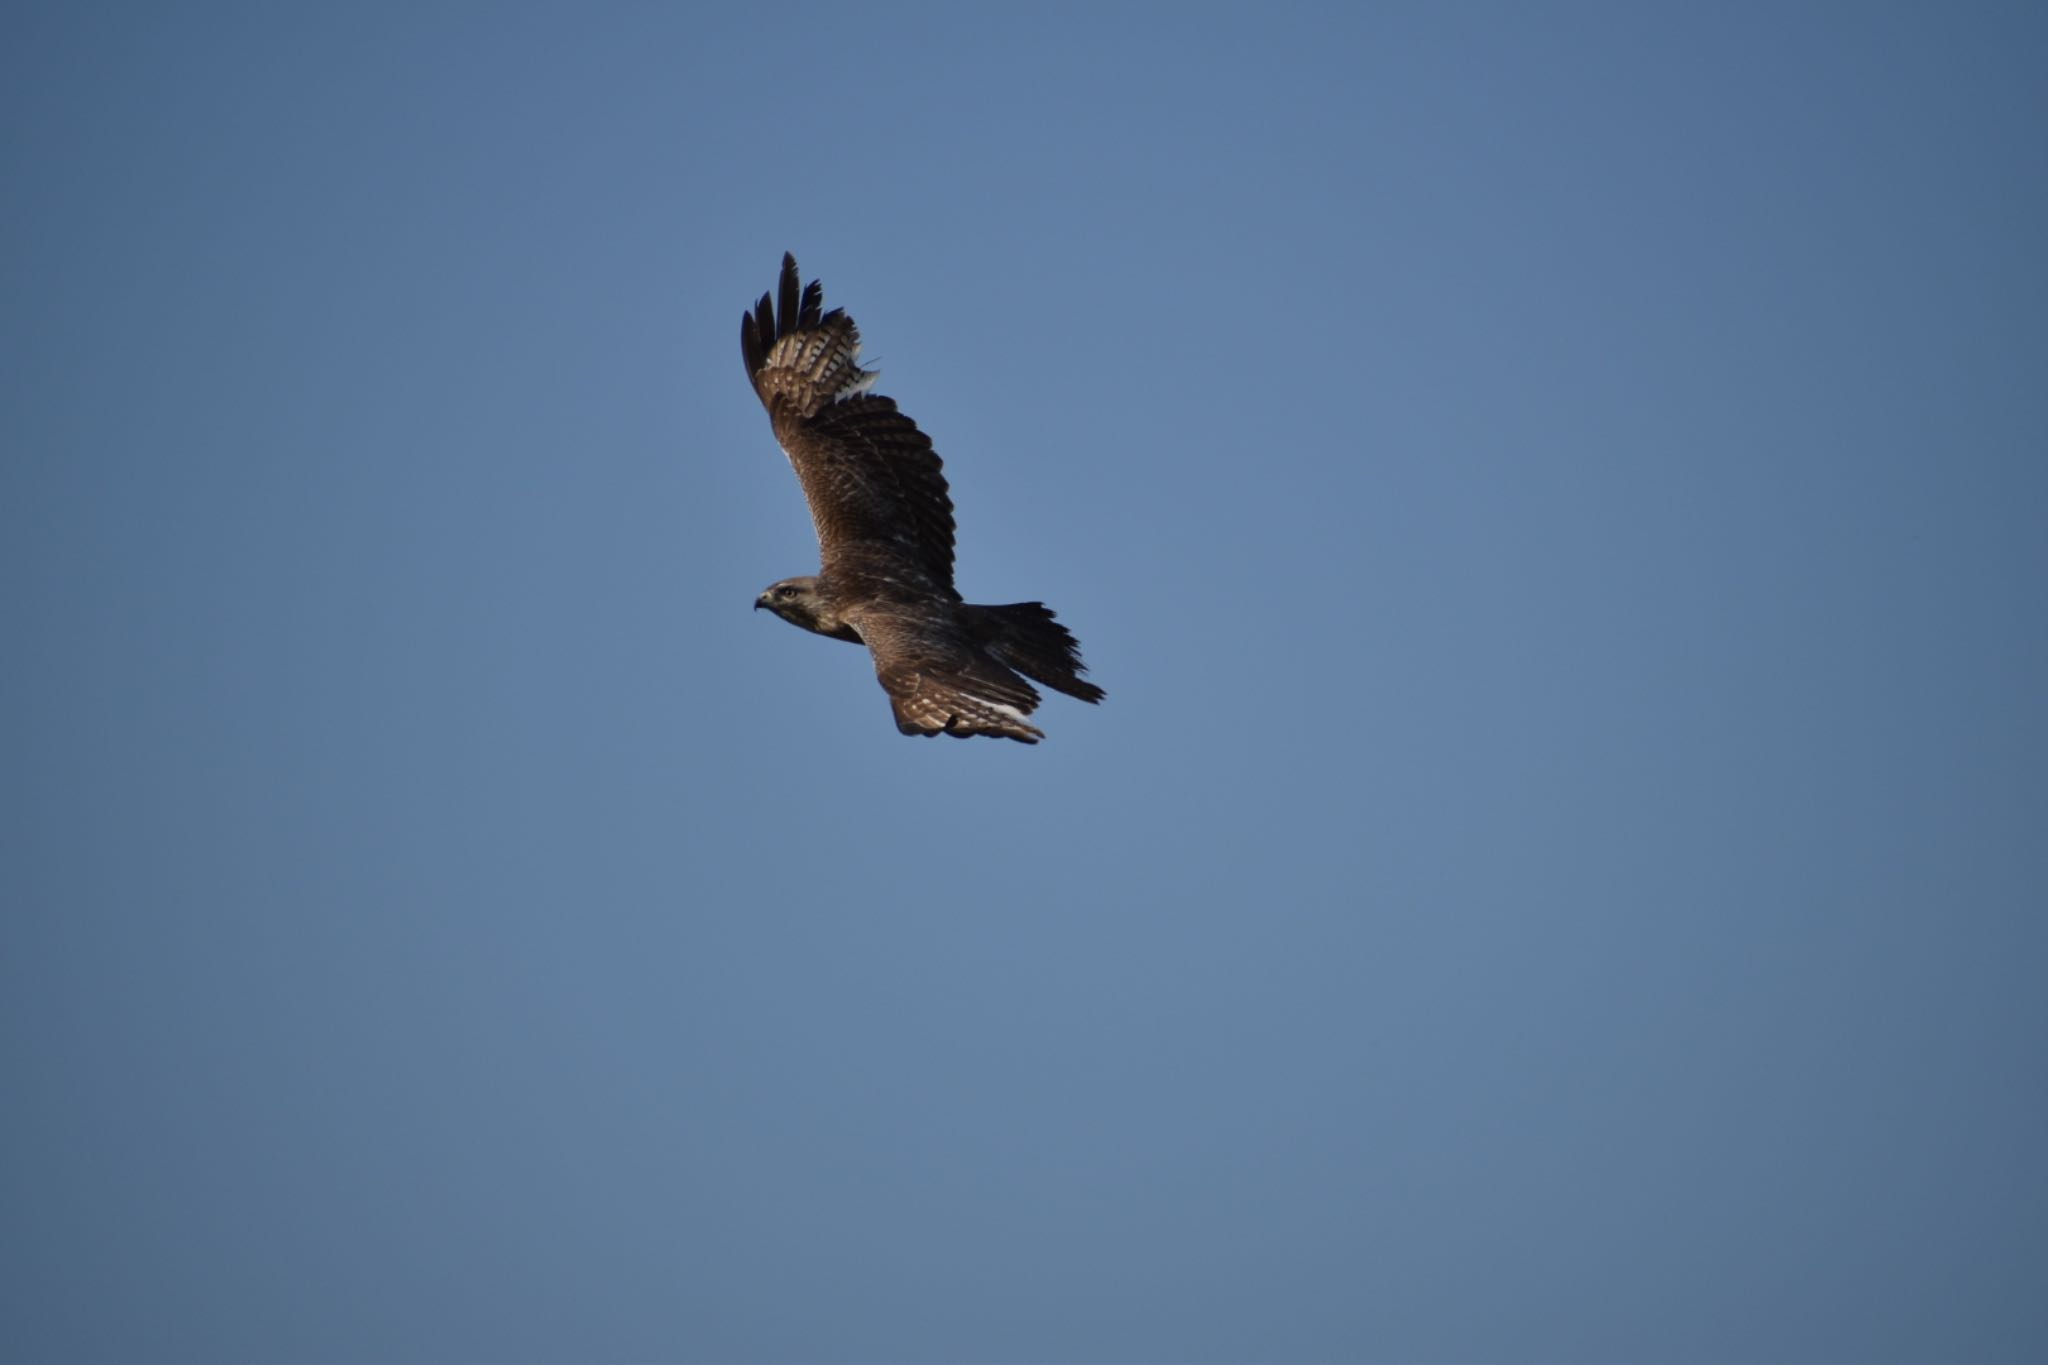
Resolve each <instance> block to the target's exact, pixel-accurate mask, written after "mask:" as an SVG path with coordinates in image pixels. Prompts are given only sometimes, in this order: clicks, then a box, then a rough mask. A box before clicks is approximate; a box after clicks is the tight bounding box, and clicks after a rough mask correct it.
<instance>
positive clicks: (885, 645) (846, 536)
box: [740, 256, 1103, 744]
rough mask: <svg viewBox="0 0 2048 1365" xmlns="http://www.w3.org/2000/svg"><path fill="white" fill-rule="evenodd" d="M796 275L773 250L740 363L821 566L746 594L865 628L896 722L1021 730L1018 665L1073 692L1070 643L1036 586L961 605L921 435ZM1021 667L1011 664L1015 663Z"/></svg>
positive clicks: (822, 625)
mask: <svg viewBox="0 0 2048 1365" xmlns="http://www.w3.org/2000/svg"><path fill="white" fill-rule="evenodd" d="M823 307H824V292H823V290H822V289H821V288H820V287H819V285H818V282H817V281H816V280H813V281H811V283H810V284H808V285H805V286H803V287H802V288H801V289H799V288H798V277H797V270H796V258H795V257H793V256H784V257H783V258H782V278H781V280H780V282H779V284H778V290H777V293H776V294H775V295H768V294H763V295H762V296H761V300H760V302H759V303H757V304H755V305H754V308H753V310H752V311H750V312H748V313H745V314H743V315H742V316H741V318H740V354H741V357H742V358H743V359H744V360H745V361H746V366H747V379H748V382H750V383H751V384H753V386H754V392H755V394H757V395H758V396H759V397H760V399H761V404H762V406H763V407H765V408H767V409H768V420H769V423H770V424H771V425H772V426H773V427H774V428H775V439H776V440H777V441H778V442H779V443H780V444H781V446H782V450H783V453H784V454H786V455H787V456H788V457H789V463H790V465H791V466H792V467H793V468H794V469H795V470H796V475H797V481H798V482H799V483H801V484H802V485H803V490H804V498H805V499H806V500H807V501H808V502H809V503H810V505H811V521H812V524H813V525H815V526H816V528H817V532H818V553H819V558H820V559H821V561H822V562H823V568H822V570H821V571H820V572H819V573H818V574H816V575H815V576H806V577H802V578H786V579H784V580H782V581H781V582H780V583H776V584H774V585H772V586H771V587H770V588H769V589H768V590H767V591H766V592H764V593H762V594H761V596H760V597H759V598H757V599H756V600H755V602H754V605H755V607H757V608H759V607H766V608H768V609H769V610H770V611H772V612H774V613H775V614H776V615H777V616H780V617H781V618H782V619H783V620H785V621H788V622H789V623H790V624H792V625H796V626H801V627H803V628H804V629H805V630H809V631H815V632H816V633H818V634H820V635H825V636H829V637H831V638H832V639H835V640H848V641H852V642H854V643H857V644H865V645H867V647H868V652H869V653H870V654H872V655H873V656H874V660H875V675H876V677H877V678H878V679H879V680H880V681H881V684H882V689H883V690H884V691H885V692H887V693H888V694H889V704H890V706H891V708H892V709H893V710H894V711H895V714H896V728H897V729H899V730H901V731H903V733H905V734H907V735H939V734H946V735H955V736H961V737H965V736H968V735H996V736H1001V737H1004V738H1007V739H1014V740H1019V741H1021V742H1023V743H1025V744H1036V743H1037V742H1038V741H1039V740H1040V739H1042V738H1044V732H1043V731H1040V730H1038V729H1037V728H1035V727H1034V726H1032V725H1031V724H1030V723H1029V721H1028V720H1027V717H1029V716H1030V714H1031V713H1032V711H1034V710H1035V709H1037V706H1038V692H1037V690H1036V689H1034V688H1033V687H1032V686H1031V684H1030V683H1029V682H1026V681H1025V678H1027V677H1028V678H1032V679H1036V680H1037V681H1038V682H1040V683H1042V684H1044V685H1045V686H1047V687H1050V688H1053V689H1054V690H1055V691H1059V692H1064V693H1066V694H1067V695H1068V696H1072V697H1079V698H1080V699H1081V700H1082V701H1087V702H1094V701H1100V700H1102V696H1103V692H1102V689H1101V688H1099V687H1097V686H1095V684H1093V683H1090V682H1086V681H1084V680H1083V679H1082V678H1081V674H1082V673H1084V672H1086V671H1087V670H1086V668H1085V667H1084V665H1083V664H1082V663H1081V652H1080V646H1079V645H1078V644H1077V643H1076V642H1075V640H1074V637H1073V636H1072V635H1071V634H1069V633H1068V631H1067V629H1066V627H1064V626H1062V625H1060V624H1059V623H1058V622H1057V621H1055V620H1054V619H1053V614H1052V612H1051V611H1049V610H1047V608H1046V607H1045V605H1044V604H1043V603H1041V602H1017V603H1013V604H1011V605H1008V606H999V607H989V606H976V605H974V604H972V603H968V602H963V601H962V600H961V599H960V594H959V593H958V592H957V591H955V590H954V588H953V500H952V498H951V497H950V496H949V495H948V494H947V491H946V477H945V475H944V474H943V473H942V472H941V470H940V462H939V457H938V454H937V452H935V451H934V450H933V449H932V443H931V438H930V437H928V436H926V435H925V434H924V433H923V432H921V431H919V430H918V429H917V423H915V422H913V421H911V420H910V419H909V418H908V417H906V416H904V415H903V414H902V413H900V412H898V411H897V410H896V404H895V402H894V401H893V400H891V399H888V398H883V397H881V396H880V395H878V394H873V393H870V392H869V391H868V390H869V388H870V387H871V386H872V385H873V384H874V382H875V378H876V375H875V372H874V371H872V370H863V369H862V368H861V367H860V330H859V329H858V328H857V327H855V326H854V325H853V319H852V318H850V317H848V316H847V315H846V313H845V311H844V310H842V309H838V308H835V309H833V310H832V311H831V312H829V313H827V312H824V311H823ZM1020 674H1021V675H1023V676H1019V675H1020Z"/></svg>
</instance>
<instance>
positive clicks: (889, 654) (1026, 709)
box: [851, 604, 1045, 744]
mask: <svg viewBox="0 0 2048 1365" xmlns="http://www.w3.org/2000/svg"><path fill="white" fill-rule="evenodd" d="M851 619H852V620H853V625H854V628H855V629H856V630H858V631H859V632H860V637H861V639H862V640H863V641H865V642H866V643H867V647H868V652H869V653H870V654H872V655H874V658H875V677H876V678H878V679H879V680H880V681H881V684H882V689H883V690H884V691H886V692H887V693H888V694H889V707H890V709H891V710H892V711H894V712H895V713H896V728H897V729H899V730H901V731H902V732H903V733H904V734H906V735H953V736H955V737H958V738H963V739H964V738H966V737H967V736H969V735H992V736H996V737H1000V738H1003V739H1014V740H1017V741H1018V742H1020V743H1023V744H1036V743H1038V741H1039V740H1041V739H1044V738H1045V732H1044V731H1043V730H1040V729H1038V728H1037V727H1036V726H1034V725H1032V724H1030V723H1029V721H1028V720H1027V719H1026V717H1028V716H1029V715H1030V714H1031V713H1032V712H1033V711H1035V710H1037V709H1038V692H1037V689H1035V688H1033V687H1032V686H1031V684H1029V683H1027V682H1025V681H1024V680H1023V679H1022V678H1020V677H1018V676H1017V675H1016V674H1015V673H1013V672H1011V671H1010V670H1009V669H1008V668H1005V667H1004V666H1003V665H1002V664H1001V663H998V662H997V661H996V660H994V659H991V658H990V657H989V656H988V655H987V654H986V653H984V652H983V651H982V650H981V649H980V648H978V647H976V645H975V644H974V643H973V641H972V640H970V639H969V638H967V637H966V636H965V635H964V634H963V633H962V631H961V629H960V626H959V624H958V622H957V621H956V620H955V619H954V618H953V617H952V616H951V615H950V614H948V613H946V612H945V611H944V608H943V607H942V606H938V605H934V606H933V607H931V608H927V609H923V610H920V609H919V608H918V606H917V605H916V604H905V605H900V606H899V605H891V606H887V607H872V608H868V609H866V610H863V611H861V612H860V613H859V614H858V615H856V616H854V617H852V618H851Z"/></svg>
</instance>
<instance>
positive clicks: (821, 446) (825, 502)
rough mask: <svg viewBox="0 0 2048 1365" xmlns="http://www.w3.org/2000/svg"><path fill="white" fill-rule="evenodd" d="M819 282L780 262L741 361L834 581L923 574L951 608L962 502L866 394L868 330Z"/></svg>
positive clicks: (743, 328) (916, 442)
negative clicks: (957, 511)
mask: <svg viewBox="0 0 2048 1365" xmlns="http://www.w3.org/2000/svg"><path fill="white" fill-rule="evenodd" d="M823 307H824V290H823V289H822V288H821V287H820V286H819V284H818V282H817V281H816V280H813V281H811V283H810V284H809V285H807V286H803V287H802V288H799V286H798V277H797V269H796V258H795V257H794V256H790V255H785V256H784V257H783V258H782V278H781V280H780V282H779V284H778V287H777V291H776V294H775V295H772V296H771V295H768V294H763V295H762V296H761V300H760V302H759V303H757V304H755V305H754V308H753V310H752V311H750V312H748V313H744V314H742V315H741V318H740V354H741V356H742V358H743V359H744V360H745V361H746V366H747V380H748V382H749V383H751V384H752V385H753V386H754V392H755V393H756V394H757V395H758V396H759V397H760V399H761V405H762V406H763V407H765V408H767V409H768V420H769V422H770V423H771V424H772V425H773V426H774V428H775V439H776V440H777V442H779V443H780V444H781V446H782V450H783V453H784V454H785V455H787V456H788V457H789V463H790V465H791V466H792V467H793V468H794V469H795V470H796V475H797V479H798V481H799V482H800V483H802V484H803V489H804V498H805V500H806V501H808V502H809V503H810V505H811V523H812V525H814V526H815V527H816V528H817V532H818V551H819V556H820V558H821V560H822V561H823V564H824V568H825V572H826V573H827V574H838V575H841V576H850V575H853V574H863V575H872V574H878V573H879V574H883V575H886V576H889V577H896V578H901V577H903V576H904V575H906V574H909V575H914V576H915V577H916V578H917V579H918V580H921V582H919V584H918V586H921V587H924V588H927V589H928V590H930V591H933V592H936V593H939V594H941V595H944V596H947V597H950V598H952V599H953V600H955V601H957V600H959V599H958V594H956V593H955V592H954V591H953V500H952V498H951V497H950V496H948V494H947V492H946V476H945V474H944V473H942V472H941V467H940V461H939V457H938V453H937V452H936V451H934V450H933V449H932V443H931V438H930V437H928V436H926V435H925V434H924V433H923V432H921V431H919V430H918V429H917V423H915V422H913V421H911V420H910V418H908V417H906V416H904V415H903V414H902V413H901V412H898V411H897V410H896V404H895V402H894V400H892V399H888V398H883V397H881V396H880V395H878V394H872V393H869V392H868V388H869V386H870V385H872V384H873V383H874V382H875V377H876V375H875V372H874V371H872V370H863V369H862V368H861V367H860V329H859V328H857V327H855V326H854V323H853V319H852V318H850V317H848V316H847V315H846V312H845V310H844V309H839V308H835V309H833V310H832V311H831V312H829V313H827V312H824V311H822V310H823Z"/></svg>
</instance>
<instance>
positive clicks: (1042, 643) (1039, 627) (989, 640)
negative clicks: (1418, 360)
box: [966, 602, 1104, 702]
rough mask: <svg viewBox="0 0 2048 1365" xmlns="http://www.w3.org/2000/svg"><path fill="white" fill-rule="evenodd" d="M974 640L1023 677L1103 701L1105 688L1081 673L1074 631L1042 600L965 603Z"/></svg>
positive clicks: (1059, 690)
mask: <svg viewBox="0 0 2048 1365" xmlns="http://www.w3.org/2000/svg"><path fill="white" fill-rule="evenodd" d="M966 611H967V617H968V621H969V622H970V624H971V625H972V627H973V629H974V633H975V638H976V641H977V642H978V643H979V644H980V645H981V647H982V648H983V649H986V650H987V651H988V652H989V653H990V654H992V655H994V656H995V657H996V658H997V659H998V660H999V661H1001V662H1002V663H1004V664H1007V665H1009V666H1010V667H1011V668H1014V669H1016V670H1017V671H1018V672H1019V673H1022V674H1023V675H1024V676H1025V677H1027V678H1031V679H1033V680H1034V681H1037V682H1039V683H1042V684H1044V685H1045V686H1047V687H1050V688H1051V689H1052V690H1053V691H1055V692H1064V693H1066V694H1067V695H1068V696H1070V697H1079V698H1080V699H1081V700H1082V701H1090V702H1093V701H1101V700H1102V698H1103V696H1104V693H1103V691H1102V689H1101V688H1099V687H1097V686H1096V685H1095V684H1094V683H1092V682H1085V681H1083V680H1082V678H1081V675H1082V674H1083V673H1086V672H1087V671H1088V666H1087V665H1086V664H1084V663H1082V662H1081V645H1080V642H1079V641H1077V640H1076V639H1075V638H1074V636H1073V633H1072V632H1071V631H1069V630H1068V629H1067V628H1066V627H1065V626H1063V625H1061V624H1060V623H1059V622H1058V621H1055V620H1054V619H1053V615H1052V611H1051V609H1050V608H1048V607H1047V606H1046V605H1045V603H1043V602H1012V603H1010V604H1009V605H1008V606H1002V607H977V606H970V607H967V608H966Z"/></svg>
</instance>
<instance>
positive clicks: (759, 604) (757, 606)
mask: <svg viewBox="0 0 2048 1365" xmlns="http://www.w3.org/2000/svg"><path fill="white" fill-rule="evenodd" d="M767 605H768V594H767V593H765V592H764V593H762V594H761V595H760V596H759V597H757V598H755V599H754V610H755V611H759V610H761V608H763V607H765V606H767Z"/></svg>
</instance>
